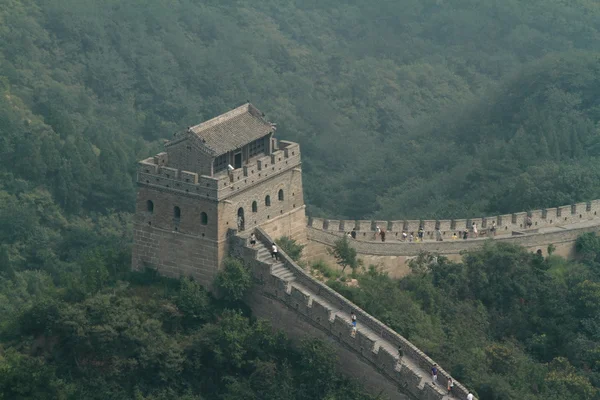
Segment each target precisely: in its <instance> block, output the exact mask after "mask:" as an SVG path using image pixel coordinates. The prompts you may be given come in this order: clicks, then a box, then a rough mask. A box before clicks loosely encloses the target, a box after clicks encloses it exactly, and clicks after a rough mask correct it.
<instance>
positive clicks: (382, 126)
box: [0, 0, 600, 400]
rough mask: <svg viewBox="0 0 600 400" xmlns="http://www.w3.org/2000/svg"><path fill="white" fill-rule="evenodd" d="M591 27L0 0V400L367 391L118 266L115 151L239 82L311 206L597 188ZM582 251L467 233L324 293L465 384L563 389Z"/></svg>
mask: <svg viewBox="0 0 600 400" xmlns="http://www.w3.org/2000/svg"><path fill="white" fill-rule="evenodd" d="M599 26H600V6H598V3H597V2H595V1H591V0H571V1H558V0H557V1H554V0H545V1H542V0H527V1H525V0H504V1H492V0H484V1H472V0H453V1H444V0H377V1H376V2H360V1H354V0H346V1H340V0H338V1H331V0H319V1H316V0H312V1H302V2H299V1H291V0H283V1H281V0H280V1H274V0H265V1H261V2H248V1H244V0H229V1H216V0H206V1H202V2H198V1H190V0H169V1H166V0H157V1H153V2H147V1H141V0H131V1H126V2H123V1H117V0H105V1H93V0H47V1H43V2H35V1H32V0H0V159H1V160H2V163H0V309H1V310H2V313H1V314H0V315H1V318H0V347H1V348H0V350H1V351H0V354H1V357H0V370H1V371H2V373H0V396H3V398H6V399H45V398H47V399H56V398H59V399H80V398H89V399H94V398H98V399H105V398H111V399H136V400H166V399H185V400H198V399H201V398H219V399H239V398H247V399H288V398H296V399H313V398H328V399H337V398H344V399H348V398H349V397H350V398H353V397H352V396H354V398H356V399H363V398H368V397H367V396H365V395H364V394H362V393H361V392H360V390H359V389H356V390H355V391H349V390H343V389H340V388H342V387H343V385H346V383H345V381H344V380H343V379H342V378H340V377H339V376H338V375H336V374H335V373H334V372H332V371H333V368H331V365H332V364H331V362H332V357H331V354H330V353H329V352H328V350H326V349H325V348H323V347H322V344H320V343H318V342H307V343H306V344H305V345H304V346H302V347H301V348H299V349H292V348H290V347H289V344H288V343H287V342H286V340H285V339H284V338H282V337H280V336H279V335H277V334H272V333H270V331H268V330H267V329H266V327H265V326H264V324H262V323H260V322H256V321H253V320H252V319H249V318H248V317H247V316H246V315H243V314H240V312H239V310H237V307H239V306H240V304H239V303H228V304H227V306H225V305H223V304H221V303H218V302H215V301H214V299H212V297H210V295H208V294H207V293H206V292H205V291H204V290H203V289H202V288H200V287H198V286H197V285H196V284H195V283H193V282H188V281H182V282H180V283H178V284H173V282H171V283H169V282H168V281H161V280H153V279H150V278H148V277H147V276H139V275H135V274H134V275H130V274H129V273H128V270H129V267H130V265H129V264H130V246H131V213H132V211H133V204H134V195H135V187H134V171H135V163H136V160H139V159H142V158H145V157H147V156H149V155H152V154H154V153H156V152H158V151H160V149H161V147H162V141H163V140H164V139H168V138H171V137H172V135H173V133H174V132H175V131H177V130H180V129H182V128H183V127H186V126H189V125H191V124H195V123H198V122H200V121H202V120H205V119H207V118H210V117H213V116H215V115H218V114H220V113H222V112H225V111H227V110H229V109H231V108H233V107H235V106H237V105H239V104H240V103H242V102H244V101H246V100H247V99H248V100H251V101H252V102H253V103H254V104H255V105H257V106H258V107H259V108H260V109H262V110H263V111H264V112H266V113H267V116H268V118H269V119H271V120H273V121H275V122H277V123H278V132H277V135H278V136H279V137H281V138H286V139H291V140H295V141H298V142H299V143H300V144H301V146H302V151H303V173H304V185H305V188H306V200H307V204H308V211H309V213H311V214H313V215H323V216H329V217H346V218H371V217H372V218H394V219H396V218H397V219H400V218H451V217H459V216H461V217H470V216H473V215H479V214H483V213H494V212H511V211H520V210H527V209H531V208H537V207H545V206H557V205H563V204H567V203H569V202H573V201H583V200H589V199H592V198H598V197H600V184H599V183H598V182H600V179H599V178H600V175H599V172H598V168H597V165H598V162H599V161H600V132H599V130H598V121H599V119H600V114H599V110H600V108H599V107H600V104H599V103H598V99H599V98H600V97H599V96H598V95H597V94H598V93H600V83H599V72H600V71H599V70H598V68H599V67H598V66H599V65H600V64H599V62H598V61H599V53H600V45H599V43H600V32H599V28H598V27H599ZM597 244H598V239H597V238H593V237H585V238H582V239H580V241H579V242H578V249H579V251H580V253H581V254H582V262H584V263H585V264H581V265H580V264H566V263H564V262H562V261H560V260H559V259H556V258H551V259H549V260H540V259H539V258H536V257H535V256H531V255H528V254H526V253H524V252H523V251H522V250H520V249H514V248H502V247H498V248H487V249H485V250H483V251H481V252H475V253H472V254H469V255H467V256H465V259H464V262H463V263H450V262H447V261H443V260H442V261H441V262H440V264H439V266H437V267H433V268H431V270H430V271H429V267H428V266H427V268H425V269H424V272H423V271H422V272H420V273H418V274H416V275H415V276H414V277H412V278H408V279H405V280H403V281H401V282H400V283H398V284H397V283H395V282H393V281H391V280H389V279H388V278H386V277H384V276H381V275H380V274H377V273H375V272H372V273H370V274H368V275H365V276H363V277H362V278H361V279H360V280H361V282H360V284H361V289H360V290H358V289H357V290H356V291H354V292H351V293H348V295H349V296H351V297H352V298H353V299H355V300H356V301H357V302H359V303H361V304H364V306H365V307H366V308H367V309H369V310H371V311H372V312H373V313H374V314H375V315H377V316H379V317H380V318H382V319H383V320H384V321H386V323H388V324H390V326H393V327H395V328H396V329H398V330H399V331H400V332H402V333H403V334H405V335H407V336H408V337H409V338H411V340H414V341H415V342H416V343H417V344H418V345H419V346H422V347H423V348H424V349H426V350H427V351H428V352H429V353H430V354H432V355H433V356H434V357H435V358H436V359H439V360H440V361H441V362H443V363H444V365H448V366H449V369H450V370H451V371H453V374H455V376H456V377H457V378H459V379H462V380H464V381H465V382H467V383H470V384H473V385H474V386H475V387H476V388H477V390H478V392H479V394H480V396H481V397H482V398H485V399H487V398H490V399H501V398H502V399H507V398H510V399H512V398H517V397H518V396H521V398H544V399H554V398H556V399H562V398H567V397H569V398H577V399H589V398H593V396H597V392H595V390H594V388H593V386H598V384H599V382H598V380H599V378H598V368H599V366H598V359H599V357H598V354H599V350H598V335H599V334H598V326H599V325H600V323H599V322H598V312H597V310H598V306H599V305H598V298H599V296H598V292H599V289H598V277H597V271H598V261H599V260H600V255H599V254H600V252H599V251H598V250H597V248H598V245H597ZM282 247H283V246H282ZM285 250H286V251H287V250H290V254H295V255H299V254H300V250H301V249H299V248H292V247H290V248H285ZM292 250H294V251H292ZM296 252H297V253H296ZM230 267H231V268H230V269H229V270H228V273H227V274H226V275H223V276H221V278H220V279H221V284H222V288H223V289H227V290H229V291H230V293H232V294H234V296H233V297H240V296H241V294H242V293H243V291H244V289H245V288H246V287H247V285H248V279H247V278H248V277H247V274H246V272H247V271H245V270H244V269H243V266H240V265H237V264H235V263H234V264H231V266H230ZM427 271H429V272H427ZM148 279H150V280H149V281H148ZM140 280H141V281H143V282H141V281H140ZM384 288H387V291H385V292H383V291H382V290H383V289H384ZM342 289H343V288H340V290H342ZM382 293H383V294H382ZM440 338H443V340H441V339H440ZM240 343H241V344H240ZM100 350H101V351H100ZM282 354H283V355H282ZM209 365H210V366H213V365H214V366H215V367H214V368H211V369H209V367H208V366H209ZM307 366H309V367H307ZM315 374H331V375H327V376H328V377H329V380H327V381H325V382H323V381H319V384H318V385H317V384H315V382H316V381H317V375H315ZM192 376H193V377H194V378H193V379H192V378H190V377H192ZM198 376H201V377H202V378H201V379H199V378H198ZM321 376H322V375H319V377H321ZM134 378H135V379H134ZM346 389H348V388H346ZM565 393H569V394H570V395H569V396H567V395H566V394H565ZM526 396H529V397H526Z"/></svg>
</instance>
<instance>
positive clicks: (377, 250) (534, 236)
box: [304, 201, 600, 278]
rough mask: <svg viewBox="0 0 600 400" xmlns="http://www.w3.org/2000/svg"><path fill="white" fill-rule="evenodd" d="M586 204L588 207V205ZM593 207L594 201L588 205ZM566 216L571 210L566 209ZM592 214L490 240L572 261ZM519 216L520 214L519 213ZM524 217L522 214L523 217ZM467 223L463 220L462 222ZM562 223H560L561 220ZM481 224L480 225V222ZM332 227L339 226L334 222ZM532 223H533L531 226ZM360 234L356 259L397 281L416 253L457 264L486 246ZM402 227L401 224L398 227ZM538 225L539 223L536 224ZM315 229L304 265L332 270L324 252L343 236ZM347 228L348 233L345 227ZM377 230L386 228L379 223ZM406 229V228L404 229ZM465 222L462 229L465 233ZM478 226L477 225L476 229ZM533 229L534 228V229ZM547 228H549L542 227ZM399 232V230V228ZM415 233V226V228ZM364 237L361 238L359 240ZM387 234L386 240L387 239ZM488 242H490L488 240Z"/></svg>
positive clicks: (593, 226)
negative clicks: (315, 263)
mask: <svg viewBox="0 0 600 400" xmlns="http://www.w3.org/2000/svg"><path fill="white" fill-rule="evenodd" d="M588 204H590V203H588ZM592 204H597V201H594V202H592ZM568 211H569V213H570V212H571V207H568ZM594 212H595V211H593V210H590V211H588V212H587V216H585V219H584V220H583V221H582V219H583V217H584V215H583V214H581V215H582V218H580V217H579V215H580V214H577V215H576V218H572V220H571V221H567V222H571V223H572V224H574V225H572V226H571V227H569V226H568V225H567V226H565V227H564V228H557V226H556V225H554V226H553V227H552V228H551V229H554V230H551V231H546V232H544V231H543V228H544V227H542V231H538V229H539V228H534V229H530V230H522V229H521V228H518V229H519V234H518V235H515V236H498V237H496V238H494V239H493V240H494V241H500V242H506V243H512V244H516V245H520V246H524V247H525V248H527V249H529V250H531V251H537V250H541V251H542V254H543V255H547V253H548V251H547V249H548V245H550V244H552V245H554V247H555V252H554V254H556V255H560V256H563V257H566V258H573V257H574V256H575V241H576V240H577V238H578V237H579V236H580V235H582V234H583V233H586V232H600V216H596V214H594ZM519 214H521V213H519ZM523 214H526V213H523ZM464 221H467V220H464ZM563 221H564V219H563ZM480 222H481V221H480ZM335 223H336V225H337V223H339V222H338V221H335ZM354 223H355V221H351V222H349V221H346V222H345V227H346V229H345V231H349V230H351V229H352V227H354ZM534 223H535V222H534ZM578 223H579V224H583V225H584V226H578V225H577V224H578ZM359 225H360V227H361V230H360V234H359V236H358V238H359V240H352V241H351V244H352V246H353V247H354V248H355V249H356V251H357V253H358V256H359V258H361V259H362V260H363V262H364V264H365V265H377V266H379V267H380V268H381V269H382V271H385V272H387V273H388V274H389V275H390V276H392V277H395V278H399V277H402V276H405V275H407V274H409V273H410V269H409V268H408V265H407V261H408V260H410V259H411V258H414V257H415V256H416V255H418V253H419V252H420V251H428V252H432V253H437V254H441V255H444V256H446V257H448V258H449V259H451V260H455V261H459V260H460V259H461V258H462V256H461V252H463V251H469V250H475V249H478V248H480V247H481V246H483V244H484V243H485V242H486V240H484V239H477V240H472V239H469V240H461V239H459V240H448V238H446V240H444V241H443V242H436V241H425V242H422V243H417V242H412V243H409V242H398V241H389V240H388V241H387V242H385V243H382V242H379V241H375V240H374V239H373V235H374V233H373V231H371V230H366V229H364V227H365V226H368V227H369V229H370V227H371V222H369V223H368V225H367V223H366V222H362V221H361V222H360V224H359ZM398 225H399V226H402V224H398ZM540 225H541V223H540ZM317 226H322V225H321V221H319V223H318V224H317V225H315V221H314V220H313V223H312V226H309V227H308V228H307V235H308V240H309V241H308V247H307V248H306V250H305V252H304V255H305V259H306V260H307V261H317V260H323V261H325V262H327V263H328V264H329V265H331V266H335V265H336V264H335V259H334V258H333V257H332V256H331V255H329V253H328V249H330V248H331V247H332V246H333V245H334V244H335V241H336V240H338V239H339V238H341V237H342V236H343V235H344V231H343V230H342V231H340V230H335V229H333V228H331V221H329V226H328V227H327V224H326V225H325V226H326V227H327V229H320V228H318V227H317ZM348 226H350V228H349V229H347V227H348ZM380 226H384V227H385V226H386V225H385V224H383V223H381V224H380ZM404 226H405V227H406V225H404ZM465 226H466V222H465V224H464V225H463V228H462V229H463V230H464V229H465ZM480 226H481V225H480ZM534 226H535V225H534ZM545 228H550V227H545ZM400 229H402V228H400ZM417 230H418V226H417ZM363 233H364V236H361V235H362V234H363ZM390 236H391V235H390V233H389V231H388V238H390ZM490 240H491V239H490Z"/></svg>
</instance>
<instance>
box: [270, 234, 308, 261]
mask: <svg viewBox="0 0 600 400" xmlns="http://www.w3.org/2000/svg"><path fill="white" fill-rule="evenodd" d="M275 242H276V243H277V244H278V245H279V247H280V248H281V249H282V250H283V251H284V252H285V254H287V255H288V256H290V258H291V259H292V260H294V261H299V260H300V258H301V257H302V250H303V249H304V247H305V246H304V245H302V244H298V243H296V240H295V239H292V238H290V237H287V236H282V237H280V238H279V239H276V240H275Z"/></svg>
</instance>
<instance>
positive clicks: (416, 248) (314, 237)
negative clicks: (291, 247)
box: [308, 221, 600, 256]
mask: <svg viewBox="0 0 600 400" xmlns="http://www.w3.org/2000/svg"><path fill="white" fill-rule="evenodd" d="M598 222H599V225H594V226H588V227H583V228H573V229H565V230H560V231H555V232H549V233H533V232H532V233H525V234H522V235H518V236H506V237H498V238H495V239H494V241H499V242H507V243H512V244H515V245H520V246H523V247H526V248H530V249H531V248H536V247H539V248H540V250H542V251H543V252H545V251H546V246H548V245H549V244H561V243H568V242H574V241H575V240H577V238H578V237H579V236H580V235H582V234H584V233H586V232H597V231H598V230H599V229H600V221H598ZM340 237H341V235H340V234H338V233H334V232H327V231H323V230H319V229H315V228H308V239H309V241H314V242H318V243H322V244H325V245H327V246H333V245H334V244H335V242H336V240H338V239H340ZM483 243H485V241H484V240H446V241H443V242H436V241H431V242H422V243H417V242H412V243H409V242H384V243H381V242H375V241H370V242H368V241H360V240H356V241H354V240H353V241H351V244H352V247H354V248H355V249H356V252H357V253H359V254H370V255H378V256H399V255H402V256H416V255H418V254H419V253H420V252H422V251H428V252H432V253H438V254H460V253H461V252H463V251H469V250H476V249H478V248H480V247H481V246H482V245H483Z"/></svg>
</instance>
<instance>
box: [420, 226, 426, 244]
mask: <svg viewBox="0 0 600 400" xmlns="http://www.w3.org/2000/svg"><path fill="white" fill-rule="evenodd" d="M424 233H425V232H424V231H423V227H420V228H419V241H420V242H422V241H423V234H424Z"/></svg>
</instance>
